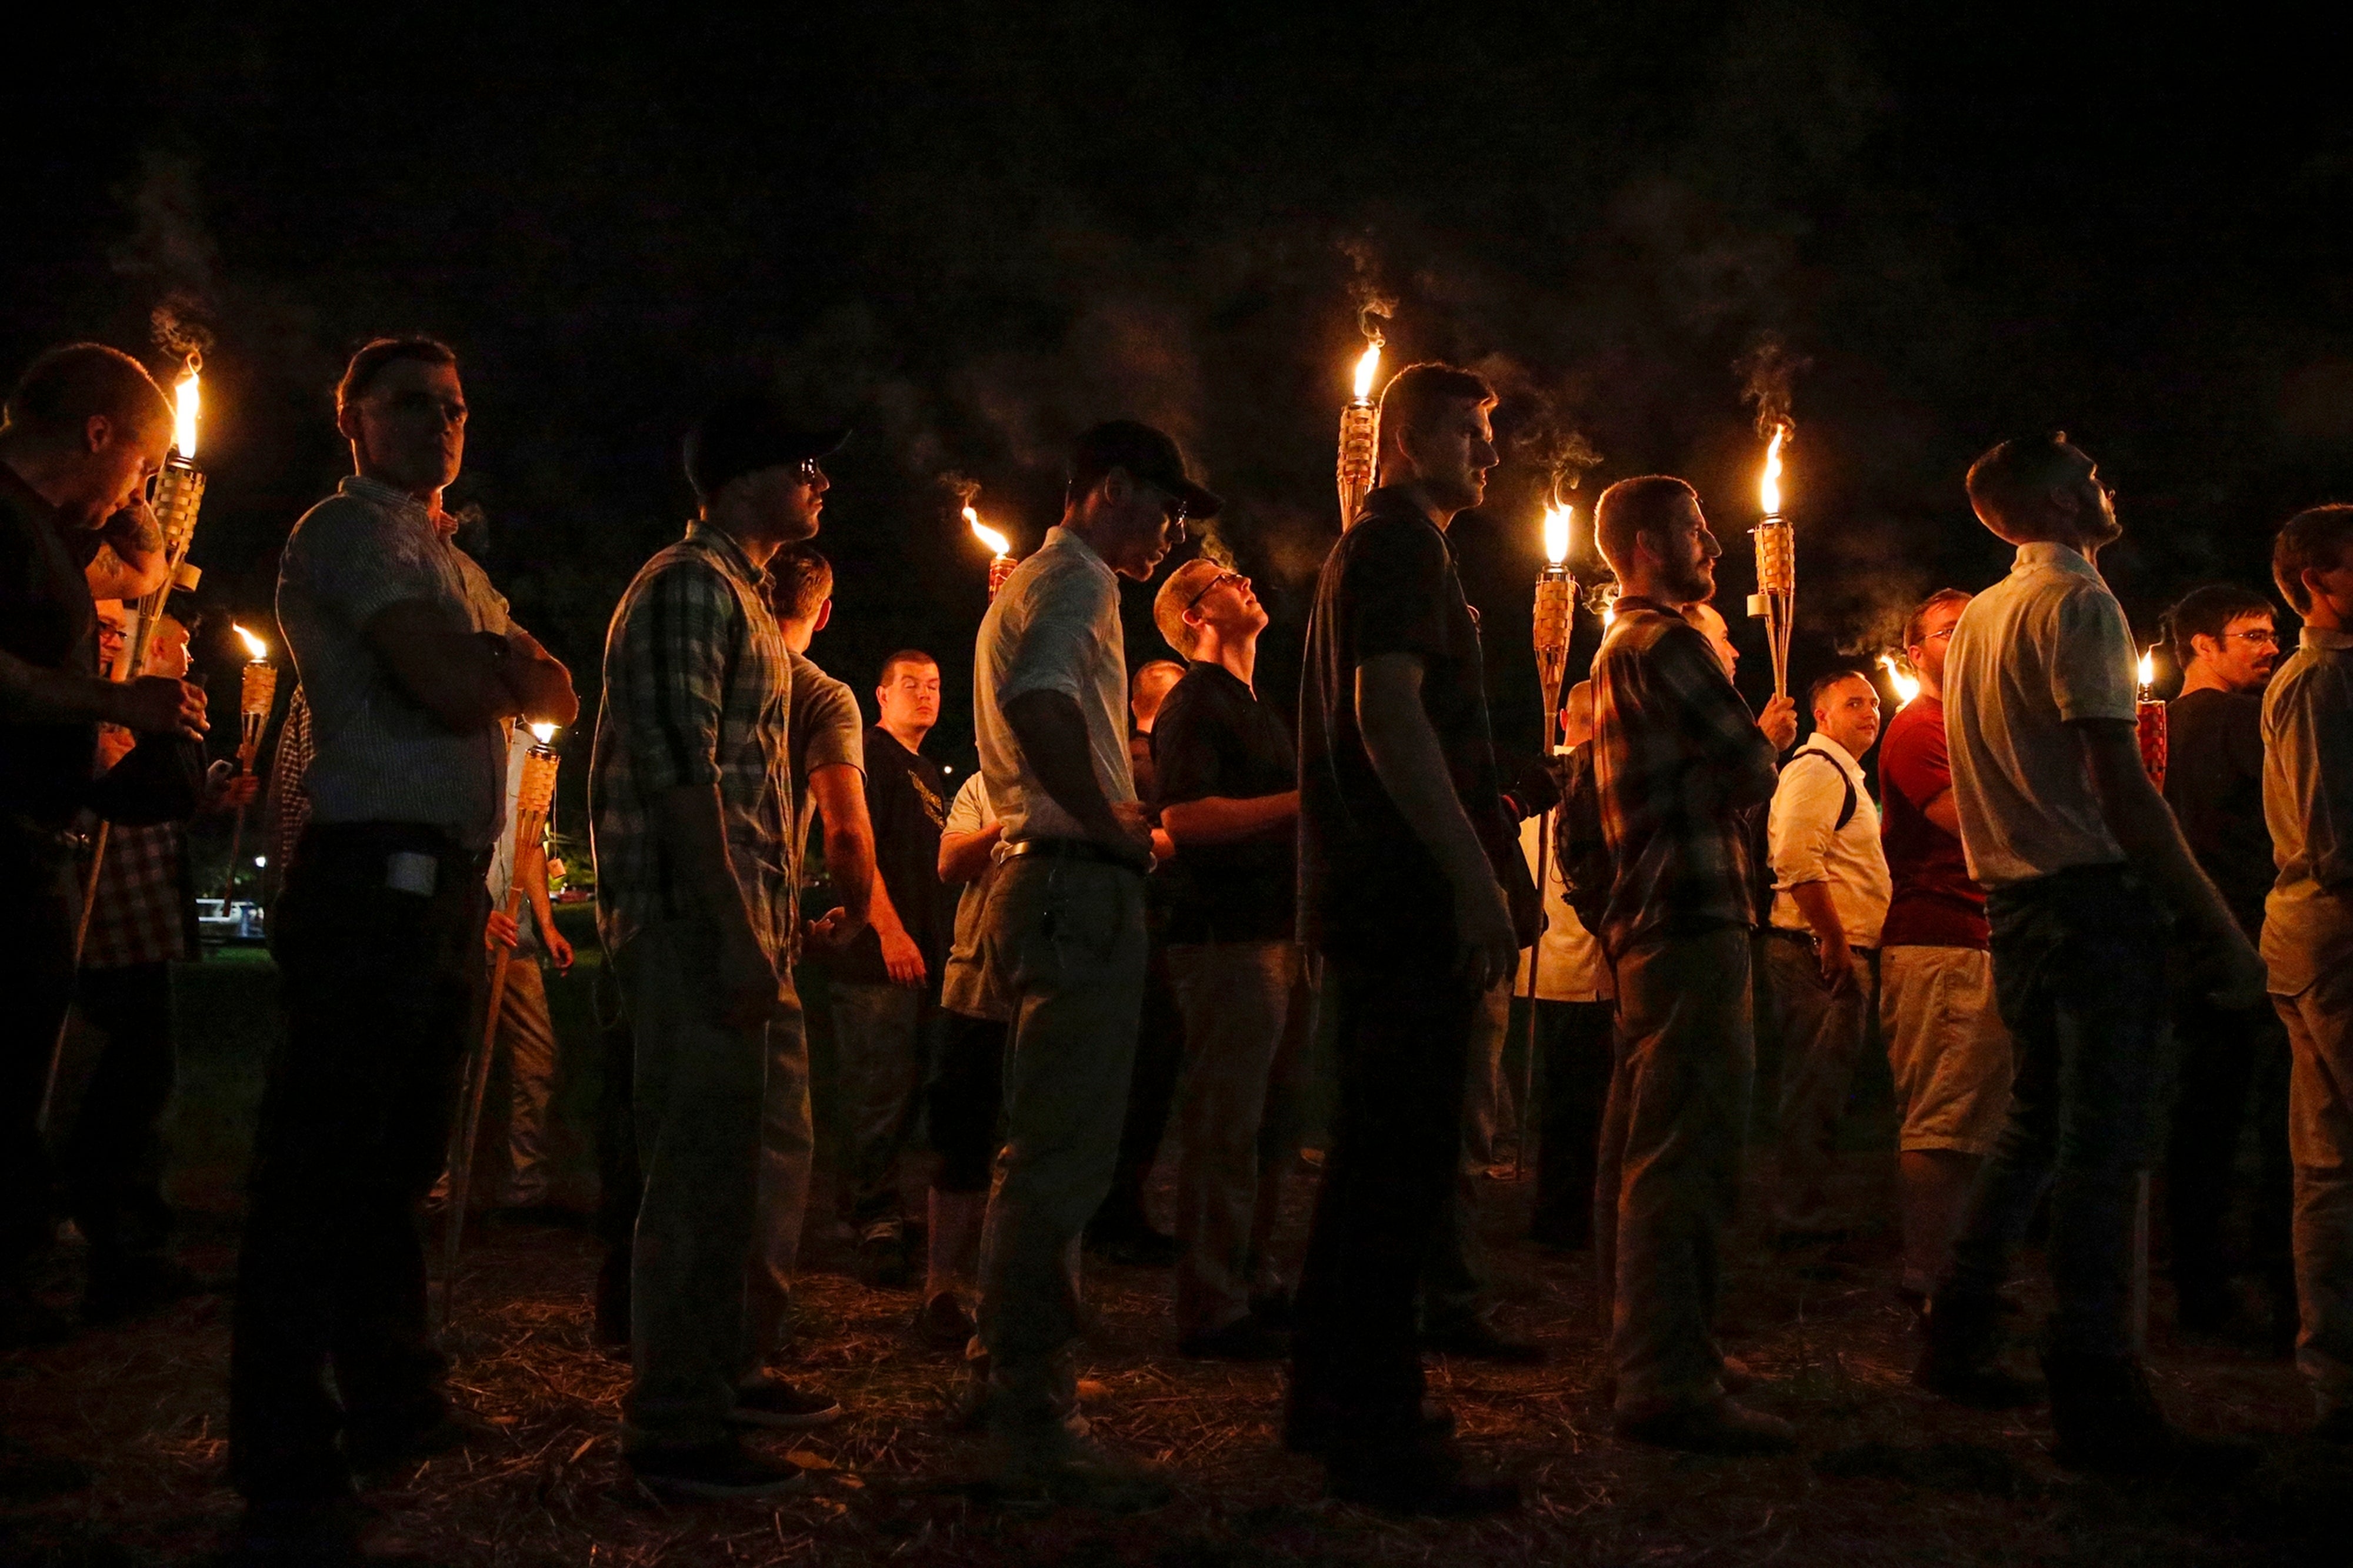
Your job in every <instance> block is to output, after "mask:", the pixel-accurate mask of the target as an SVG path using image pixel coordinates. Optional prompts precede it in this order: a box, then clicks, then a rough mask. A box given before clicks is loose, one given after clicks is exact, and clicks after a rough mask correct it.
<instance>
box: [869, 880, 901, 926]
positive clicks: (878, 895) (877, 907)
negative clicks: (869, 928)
mask: <svg viewBox="0 0 2353 1568" xmlns="http://www.w3.org/2000/svg"><path fill="white" fill-rule="evenodd" d="M864 918H865V919H866V920H867V921H869V922H871V924H872V925H873V927H874V934H875V935H876V936H879V937H881V938H883V939H884V940H886V941H896V940H900V939H903V938H904V937H905V936H906V934H907V927H906V923H905V922H904V921H902V920H900V919H899V906H898V905H896V904H894V903H892V901H891V889H888V888H886V887H884V886H883V885H882V879H881V878H880V877H877V878H875V879H874V881H873V897H872V899H871V900H870V901H869V903H868V904H867V908H866V914H865V916H864Z"/></svg>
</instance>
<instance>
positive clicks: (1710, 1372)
mask: <svg viewBox="0 0 2353 1568" xmlns="http://www.w3.org/2000/svg"><path fill="white" fill-rule="evenodd" d="M1594 534H1595V538H1596V541H1597V542H1598V543H1599V545H1600V547H1601V553H1602V556H1603V557H1604V558H1605V559H1606V560H1607V561H1608V562H1609V566H1610V569H1611V570H1612V571H1614V572H1615V573H1616V574H1618V580H1619V582H1620V583H1621V584H1623V585H1624V589H1625V591H1624V593H1623V594H1622V595H1620V597H1619V600H1618V604H1617V619H1616V622H1615V624H1614V625H1613V626H1612V627H1611V629H1610V634H1609V638H1608V640H1606V641H1605V642H1604V643H1603V644H1602V645H1601V651H1600V653H1599V655H1598V656H1597V657H1596V658H1595V660H1594V666H1593V689H1594V732H1593V759H1594V780H1595V787H1596V790H1597V793H1598V796H1599V805H1600V817H1601V829H1602V837H1603V840H1604V842H1605V843H1606V844H1607V846H1608V849H1609V858H1610V859H1611V861H1612V862H1613V863H1614V865H1615V869H1616V875H1615V877H1614V879H1613V880H1612V882H1611V885H1610V891H1609V900H1608V903H1607V906H1606V909H1605V910H1604V912H1603V915H1602V920H1601V925H1600V929H1599V932H1598V933H1597V934H1599V937H1600V939H1601V942H1602V947H1603V949H1604V951H1605V952H1607V953H1608V954H1609V961H1610V966H1611V970H1612V973H1614V975H1615V977H1616V981H1617V988H1618V1024H1619V1043H1618V1059H1617V1065H1616V1068H1615V1070H1614V1073H1613V1076H1612V1079H1611V1081H1610V1086H1609V1108H1608V1110H1607V1111H1606V1113H1605V1117H1604V1124H1603V1128H1602V1133H1601V1155H1600V1173H1599V1181H1598V1183H1597V1186H1596V1191H1595V1195H1594V1214H1595V1218H1596V1223H1597V1226H1599V1227H1600V1230H1601V1234H1599V1235H1597V1236H1596V1237H1595V1244H1596V1250H1597V1253H1599V1255H1600V1258H1602V1260H1603V1266H1604V1272H1603V1275H1602V1280H1601V1286H1602V1290H1603V1292H1604V1298H1605V1300H1610V1301H1611V1303H1612V1305H1611V1310H1610V1356H1611V1359H1612V1361H1613V1362H1614V1363H1616V1369H1617V1395H1616V1406H1617V1409H1616V1425H1617V1429H1618V1431H1619V1432H1620V1435H1622V1436H1629V1437H1631V1438H1634V1439H1636V1440H1637V1441H1641V1442H1649V1443H1658V1444H1661V1445H1663V1446H1666V1447H1678V1448H1691V1449H1696V1450H1699V1451H1702V1452H1709V1453H1727V1454H1741V1453H1765V1452H1774V1451H1778V1450H1780V1449H1785V1448H1788V1447H1790V1446H1791V1445H1792V1444H1794V1443H1795V1441H1796V1439H1797V1435H1796V1433H1795V1432H1794V1431H1793V1430H1792V1429H1791V1427H1790V1426H1789V1424H1788V1422H1786V1421H1783V1420H1781V1419H1780V1418H1778V1416H1773V1415H1766V1414H1764V1413H1763V1412H1760V1411H1756V1410H1751V1409H1749V1408H1748V1407H1747V1406H1746V1405H1742V1404H1741V1403H1740V1402H1739V1401H1737V1400H1736V1399H1734V1398H1733V1397H1732V1396H1731V1395H1730V1394H1728V1393H1727V1392H1726V1391H1725V1357H1724V1354H1723V1352H1722V1351H1721V1350H1720V1349H1719V1348H1718V1346H1717V1344H1716V1342H1715V1331H1714V1318H1715V1290H1716V1282H1717V1280H1718V1279H1719V1278H1720V1276H1721V1272H1722V1270H1721V1267H1720V1263H1719V1249H1720V1247H1721V1245H1722V1240H1723V1236H1724V1232H1725V1228H1726V1227H1727V1226H1729V1225H1730V1223H1731V1221H1732V1216H1733V1211H1734V1209H1735V1207H1736V1205H1737V1202H1738V1198H1739V1187H1740V1145H1741V1142H1742V1140H1743V1138H1744V1136H1745V1133H1746V1124H1747V1113H1748V1092H1749V1079H1750V1078H1751V1076H1752V1075H1753V1073H1754V1071H1755V1066H1756V1036H1755V1028H1754V1019H1753V1016H1752V1013H1751V1008H1750V996H1749V975H1750V969H1749V959H1750V933H1751V931H1752V930H1753V929H1754V927H1755V925H1756V923H1757V916H1758V914H1759V912H1760V911H1759V909H1758V898H1757V893H1758V877H1757V843H1756V836H1755V832H1754V819H1755V813H1756V810H1757V807H1759V806H1761V805H1765V804H1766V803H1767V801H1768V800H1770V799H1771V798H1772V795H1773V792H1774V787H1775V784H1776V775H1775V771H1774V760H1775V758H1776V757H1778V755H1779V754H1780V752H1782V750H1783V749H1784V748H1786V747H1787V746H1788V744H1789V743H1790V742H1792V741H1794V740H1795V739H1796V738H1797V727H1798V723H1797V711H1796V708H1795V706H1794V705H1793V704H1792V703H1791V702H1790V701H1789V700H1788V698H1786V697H1777V698H1775V699H1774V700H1772V701H1771V702H1769V703H1768V704H1767V706H1766V709H1765V711H1764V712H1763V713H1762V714H1761V715H1756V714H1751V713H1750V712H1749V710H1748V706H1747V704H1746V703H1745V702H1743V701H1742V700H1741V699H1740V694H1739V693H1738V692H1737V691H1736V690H1734V689H1733V686H1732V681H1731V678H1730V677H1729V676H1728V675H1727V674H1726V673H1725V666H1724V664H1723V662H1722V661H1721V660H1720V659H1719V658H1718V657H1717V654H1716V652H1715V649H1714V648H1713V647H1710V645H1709V640H1708V638H1707V637H1706V636H1705V635H1704V634H1703V633H1702V632H1701V631H1700V630H1699V628H1698V627H1696V626H1694V625H1693V624H1692V623H1691V621H1689V620H1688V619H1686V618H1685V616H1684V610H1685V607H1686V606H1688V605H1695V604H1699V603H1702V602H1704V600H1706V599H1707V598H1708V597H1709V596H1710V595H1712V594H1713V593H1714V592H1715V558H1716V557H1717V556H1718V555H1720V554H1722V553H1723V547H1722V546H1721V545H1719V544H1718V543H1717V542H1716V540H1715V534H1714V533H1713V532H1712V531H1709V528H1708V526H1707V520H1706V518H1705V517H1704V515H1703V514H1702V512H1701V510H1700V504H1699V497H1698V496H1697V495H1696V494H1694V492H1693V490H1692V488H1691V487H1690V486H1689V485H1687V484H1685V483H1684V482H1683V480H1681V479H1671V478H1668V477H1666V476H1664V475H1651V476H1648V477H1646V478H1642V479H1624V480H1620V482H1619V483H1617V484H1614V485H1612V486H1610V487H1609V489H1608V490H1606V491H1604V492H1603V494H1602V497H1601V500H1600V503H1599V505H1598V506H1596V507H1595V508H1594Z"/></svg>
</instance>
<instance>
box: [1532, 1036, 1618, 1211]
mask: <svg viewBox="0 0 2353 1568" xmlns="http://www.w3.org/2000/svg"><path fill="white" fill-rule="evenodd" d="M1526 1007H1527V1003H1526V1002H1525V1001H1519V1002H1514V1004H1513V1008H1514V1013H1513V1023H1512V1026H1513V1027H1514V1028H1515V1029H1525V1028H1526V1027H1527V1022H1526V1012H1525V1009H1526ZM1535 1009H1536V1117H1537V1121H1536V1137H1537V1143H1536V1199H1535V1211H1534V1212H1533V1213H1532V1214H1530V1215H1529V1216H1528V1234H1529V1235H1530V1236H1531V1237H1535V1239H1536V1240H1538V1241H1541V1242H1543V1243H1545V1244H1546V1245H1547V1246H1550V1247H1569V1248H1573V1249H1578V1250H1582V1249H1583V1248H1585V1247H1590V1246H1591V1245H1592V1244H1593V1177H1594V1171H1595V1168H1596V1166H1597V1164H1598V1163H1599V1153H1600V1143H1601V1112H1602V1110H1603V1108H1604V1107H1605V1106H1607V1105H1608V1104H1609V1074H1610V1068H1611V1065H1612V1063H1613V1062H1614V1060H1615V1058H1614V1057H1613V1055H1612V1047H1611V1045H1610V1037H1611V1034H1612V1032H1613V1030H1614V1028H1615V1024H1616V1018H1617V1005H1616V1004H1614V1003H1610V1002H1544V1001H1539V1002H1537V1003H1536V1005H1535Z"/></svg>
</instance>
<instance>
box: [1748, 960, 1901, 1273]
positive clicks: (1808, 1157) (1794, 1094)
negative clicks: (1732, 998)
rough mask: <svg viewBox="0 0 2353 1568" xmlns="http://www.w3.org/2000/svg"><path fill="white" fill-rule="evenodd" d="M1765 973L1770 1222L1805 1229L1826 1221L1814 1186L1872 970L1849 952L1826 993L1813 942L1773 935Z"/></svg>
mask: <svg viewBox="0 0 2353 1568" xmlns="http://www.w3.org/2000/svg"><path fill="white" fill-rule="evenodd" d="M1765 969H1766V975H1765V978H1766V983H1767V990H1768V992H1769V994H1770V995H1771V998H1772V1007H1773V1032H1774V1034H1775V1035H1776V1036H1778V1037H1779V1039H1780V1041H1781V1097H1780V1114H1779V1116H1778V1119H1777V1120H1778V1132H1779V1140H1778V1145H1779V1152H1780V1170H1779V1181H1778V1183H1777V1184H1776V1187H1775V1192H1774V1205H1775V1210H1776V1213H1775V1218H1776V1219H1778V1221H1779V1223H1780V1224H1781V1225H1782V1226H1785V1227H1788V1228H1794V1229H1803V1228H1810V1227H1813V1226H1823V1225H1827V1224H1829V1223H1830V1217H1831V1216H1830V1214H1829V1211H1828V1210H1827V1208H1825V1207H1824V1195H1823V1193H1822V1183H1823V1181H1824V1180H1825V1179H1826V1178H1827V1177H1828V1175H1829V1173H1830V1163H1831V1149H1832V1146H1833V1144H1834V1143H1835V1142H1836V1140H1837V1136H1838V1124H1839V1117H1840V1116H1841V1114H1842V1113H1843V1112H1844V1111H1845V1110H1846V1102H1847V1096H1848V1094H1849V1092H1850V1091H1851V1090H1852V1089H1853V1087H1854V1068H1855V1064H1856V1063H1857V1062H1859V1061H1861V1060H1862V1047H1863V1037H1864V1031H1865V1030H1866V1028H1867V1027H1868V1023H1869V1020H1870V1019H1871V1017H1872V1016H1873V1010H1874V1009H1875V1008H1876V1006H1877V1005H1878V1001H1877V997H1876V996H1875V995H1874V994H1873V991H1874V985H1875V973H1874V971H1875V965H1874V964H1873V959H1872V955H1871V954H1870V953H1869V952H1857V953H1855V954H1853V955H1852V959H1851V960H1850V975H1849V979H1848V983H1847V984H1846V986H1845V988H1844V989H1842V990H1838V991H1833V990H1831V987H1830V984H1829V983H1828V982H1826V981H1825V980H1823V978H1822V965H1821V960H1820V958H1819V957H1818V956H1816V954H1815V952H1814V944H1813V943H1812V942H1808V941H1803V940H1797V939H1793V938H1792V937H1790V936H1788V935H1785V934H1783V933H1781V932H1779V931H1775V932H1772V933H1770V934H1768V935H1767V937H1766V939H1765Z"/></svg>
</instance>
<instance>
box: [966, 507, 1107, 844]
mask: <svg viewBox="0 0 2353 1568" xmlns="http://www.w3.org/2000/svg"><path fill="white" fill-rule="evenodd" d="M1030 691H1059V692H1060V693H1061V694H1062V695H1063V696H1065V697H1068V698H1069V699H1070V700H1071V701H1072V702H1075V703H1077V704H1078V708H1079V712H1080V715H1081V716H1082V717H1083V718H1084V719H1085V720H1086V724H1087V750H1088V752H1090V753H1091V754H1092V757H1093V759H1094V767H1095V782H1096V783H1097V784H1101V785H1102V786H1103V798H1104V799H1105V800H1108V801H1110V802H1111V803H1112V804H1113V805H1119V804H1120V803H1121V802H1123V801H1132V800H1134V798H1135V775H1134V770H1133V768H1132V767H1131V766H1130V764H1129V762H1128V753H1127V646H1126V638H1125V636H1124V633H1123V632H1122V631H1121V629H1120V621H1119V578H1118V577H1117V576H1116V575H1115V574H1113V572H1112V569H1111V567H1110V566H1109V565H1108V564H1107V563H1105V562H1104V561H1103V557H1102V556H1100V555H1098V554H1096V553H1095V552H1094V547H1093V546H1092V545H1090V544H1089V543H1088V542H1086V541H1085V540H1083V539H1082V538H1080V537H1079V536H1078V535H1077V534H1075V533H1073V532H1071V531H1070V530H1069V529H1067V528H1060V527H1056V528H1050V529H1048V530H1047V531H1046V542H1045V543H1043V544H1041V545H1039V547H1038V551H1037V553H1035V554H1033V555H1031V556H1030V557H1029V559H1028V560H1027V561H1024V562H1023V563H1021V564H1020V565H1019V566H1017V567H1015V568H1014V571H1013V575H1012V576H1010V577H1008V578H1007V579H1006V580H1005V586H1004V587H1003V588H1001V589H999V590H998V591H997V602H996V603H995V604H993V605H990V606H989V607H988V614H987V616H985V617H983V618H982V620H981V623H980V640H979V644H978V646H977V647H976V648H975V650H974V658H973V671H972V715H973V732H974V739H975V740H976V741H977V742H979V745H980V771H981V776H982V777H984V778H986V779H987V781H988V798H989V802H990V804H992V805H995V806H996V807H997V820H998V821H999V822H1002V823H1003V824H1004V825H1005V839H1006V842H1007V843H1008V844H1019V843H1022V842H1025V841H1027V840H1029V839H1032V838H1085V837H1089V835H1088V833H1087V831H1086V829H1085V828H1083V827H1082V826H1079V823H1078V819H1077V818H1075V817H1073V816H1071V814H1070V813H1069V812H1067V811H1065V810H1063V809H1062V808H1061V807H1060V805H1056V804H1055V803H1054V799H1053V797H1052V796H1051V795H1048V794H1047V793H1046V791H1045V788H1044V786H1043V785H1041V784H1039V782H1038V775H1037V773H1036V771H1035V770H1034V769H1033V768H1032V767H1031V766H1030V763H1029V759H1028V758H1027V757H1025V756H1023V755H1022V753H1021V741H1020V737H1018V736H1017V735H1016V734H1014V732H1013V726H1012V725H1010V724H1008V723H1007V722H1006V721H1005V704H1006V703H1008V702H1010V701H1012V700H1014V699H1015V698H1017V697H1019V696H1021V695H1022V694H1024V693H1025V692H1030Z"/></svg>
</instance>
